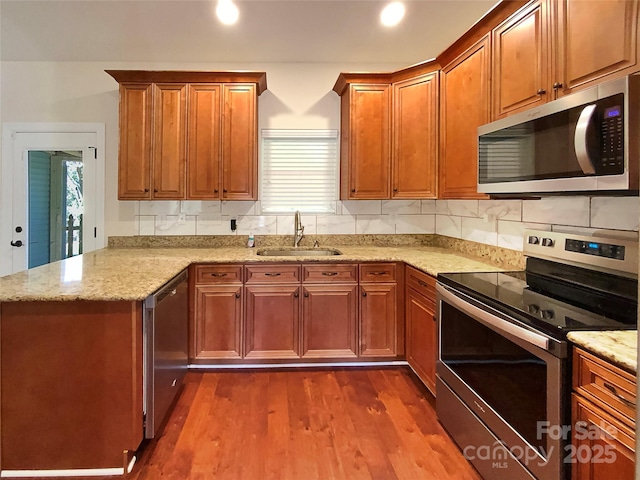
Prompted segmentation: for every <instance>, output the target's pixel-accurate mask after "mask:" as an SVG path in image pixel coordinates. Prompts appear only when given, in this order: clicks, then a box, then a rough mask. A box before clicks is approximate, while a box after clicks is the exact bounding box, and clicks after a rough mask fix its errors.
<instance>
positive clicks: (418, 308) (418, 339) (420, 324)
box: [406, 289, 438, 395]
mask: <svg viewBox="0 0 640 480" xmlns="http://www.w3.org/2000/svg"><path fill="white" fill-rule="evenodd" d="M406 320H407V326H406V328H407V361H408V362H409V365H410V366H411V368H413V370H414V371H415V372H416V374H417V375H418V377H419V378H420V380H422V382H423V383H424V384H425V385H426V386H427V388H428V389H429V390H430V391H431V393H433V394H434V395H435V393H436V388H435V387H436V359H437V355H438V351H437V350H438V349H437V327H436V321H435V303H434V302H431V301H429V300H427V299H426V298H425V297H423V296H422V295H420V294H418V293H417V292H415V291H414V290H413V289H407V306H406Z"/></svg>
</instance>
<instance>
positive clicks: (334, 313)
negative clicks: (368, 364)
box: [302, 284, 358, 358]
mask: <svg viewBox="0 0 640 480" xmlns="http://www.w3.org/2000/svg"><path fill="white" fill-rule="evenodd" d="M357 290H358V287H357V285H355V284H351V285H309V286H305V287H303V299H302V357H303V358H345V357H356V356H357V345H358V343H357V341H358V335H357V328H356V324H357V311H358V310H357V307H358V303H357V297H356V295H357Z"/></svg>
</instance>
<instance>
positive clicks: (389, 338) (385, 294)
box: [360, 283, 398, 357]
mask: <svg viewBox="0 0 640 480" xmlns="http://www.w3.org/2000/svg"><path fill="white" fill-rule="evenodd" d="M397 301H398V300H397V287H396V284H395V283H371V284H361V285H360V356H361V357H395V356H397V354H398V349H397V347H398V345H397V344H398V337H397V331H398V325H397V323H398V314H397Z"/></svg>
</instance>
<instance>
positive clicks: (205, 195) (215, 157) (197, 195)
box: [187, 84, 222, 200]
mask: <svg viewBox="0 0 640 480" xmlns="http://www.w3.org/2000/svg"><path fill="white" fill-rule="evenodd" d="M221 98H222V97H221V86H220V85H218V84H203V85H189V120H188V121H189V132H190V133H189V136H188V139H187V140H188V145H187V178H188V183H187V196H188V197H189V198H191V199H198V200H215V199H219V198H220V169H221V164H220V157H221V154H222V152H221V146H220V128H221V127H220V123H221V115H220V107H221V102H222V100H221Z"/></svg>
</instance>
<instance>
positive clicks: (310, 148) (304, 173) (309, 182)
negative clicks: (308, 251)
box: [260, 130, 338, 213]
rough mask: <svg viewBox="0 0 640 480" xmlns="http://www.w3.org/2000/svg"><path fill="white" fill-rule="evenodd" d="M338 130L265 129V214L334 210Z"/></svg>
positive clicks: (263, 156) (330, 211)
mask: <svg viewBox="0 0 640 480" xmlns="http://www.w3.org/2000/svg"><path fill="white" fill-rule="evenodd" d="M337 191H338V132H337V130H262V175H261V195H260V200H261V203H262V213H291V212H295V211H296V210H300V211H301V212H304V213H335V209H336V200H337Z"/></svg>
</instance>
